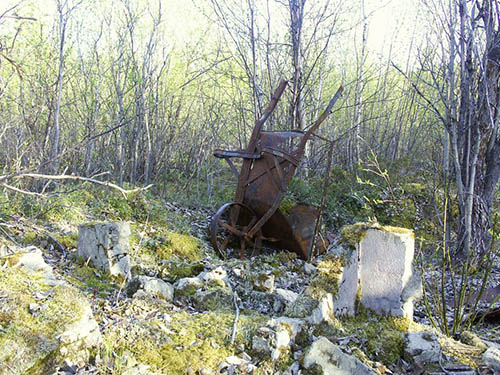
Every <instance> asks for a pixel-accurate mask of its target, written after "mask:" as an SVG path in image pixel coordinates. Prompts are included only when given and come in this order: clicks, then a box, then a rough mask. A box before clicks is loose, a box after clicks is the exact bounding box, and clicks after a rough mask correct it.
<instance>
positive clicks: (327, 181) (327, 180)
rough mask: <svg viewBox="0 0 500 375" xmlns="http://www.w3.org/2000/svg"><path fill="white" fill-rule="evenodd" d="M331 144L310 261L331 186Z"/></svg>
mask: <svg viewBox="0 0 500 375" xmlns="http://www.w3.org/2000/svg"><path fill="white" fill-rule="evenodd" d="M329 143H330V148H329V149H328V159H327V163H326V164H327V165H326V175H325V182H324V184H323V196H322V197H321V205H320V207H319V212H318V219H317V220H316V225H315V227H314V234H313V237H312V241H311V245H310V247H309V251H308V254H307V258H308V260H311V258H312V256H313V255H314V250H315V249H316V240H317V238H318V234H319V229H320V227H321V220H322V216H323V212H324V210H325V207H326V195H327V193H328V186H329V185H330V175H331V169H332V161H333V145H334V143H333V142H332V141H329Z"/></svg>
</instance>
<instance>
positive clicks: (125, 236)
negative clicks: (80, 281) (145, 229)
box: [77, 223, 130, 278]
mask: <svg viewBox="0 0 500 375" xmlns="http://www.w3.org/2000/svg"><path fill="white" fill-rule="evenodd" d="M129 238H130V225H129V224H128V223H96V224H81V225H79V226H78V248H77V249H78V251H77V255H78V256H79V257H80V258H82V259H83V260H84V261H87V260H90V261H91V262H92V264H93V266H94V267H95V268H98V269H100V270H101V271H104V272H107V273H109V274H110V275H112V276H123V277H125V278H128V277H129V276H130V259H129V255H128V253H129V247H130V240H129Z"/></svg>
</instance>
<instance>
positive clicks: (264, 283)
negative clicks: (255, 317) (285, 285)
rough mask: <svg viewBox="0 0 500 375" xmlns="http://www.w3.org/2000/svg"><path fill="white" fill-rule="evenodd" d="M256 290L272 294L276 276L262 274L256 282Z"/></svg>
mask: <svg viewBox="0 0 500 375" xmlns="http://www.w3.org/2000/svg"><path fill="white" fill-rule="evenodd" d="M254 288H255V289H256V290H260V291H262V292H268V293H272V292H273V291H274V275H273V274H268V273H265V272H261V273H260V274H259V275H258V276H257V279H256V280H255V282H254Z"/></svg>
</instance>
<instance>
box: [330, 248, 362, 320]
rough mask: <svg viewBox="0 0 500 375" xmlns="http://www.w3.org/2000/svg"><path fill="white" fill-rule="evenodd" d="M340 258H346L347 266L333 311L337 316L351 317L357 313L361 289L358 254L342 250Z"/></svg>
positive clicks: (343, 272)
mask: <svg viewBox="0 0 500 375" xmlns="http://www.w3.org/2000/svg"><path fill="white" fill-rule="evenodd" d="M339 250H341V253H340V254H339V256H342V257H344V259H345V265H344V267H343V270H342V275H341V276H340V279H339V284H338V285H339V286H338V293H337V295H336V296H335V299H334V300H333V311H334V313H335V315H336V316H343V315H349V316H352V315H354V313H355V303H356V295H357V293H358V288H359V280H358V272H359V263H358V253H357V251H354V250H353V249H344V248H340V249H339Z"/></svg>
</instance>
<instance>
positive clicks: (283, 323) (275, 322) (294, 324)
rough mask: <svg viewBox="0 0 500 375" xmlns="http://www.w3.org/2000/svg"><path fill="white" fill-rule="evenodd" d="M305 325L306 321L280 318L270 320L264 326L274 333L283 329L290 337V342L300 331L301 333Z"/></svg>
mask: <svg viewBox="0 0 500 375" xmlns="http://www.w3.org/2000/svg"><path fill="white" fill-rule="evenodd" d="M305 324H306V321H305V320H303V319H298V318H288V317H285V316H281V317H279V318H275V319H270V320H269V321H268V322H267V324H266V325H267V326H268V327H270V328H272V329H274V330H275V331H278V330H283V329H285V330H287V331H288V334H289V336H290V340H291V341H293V340H295V337H296V336H297V335H298V334H299V333H300V331H302V329H303V328H304V326H305ZM286 345H289V343H287V344H286Z"/></svg>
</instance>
